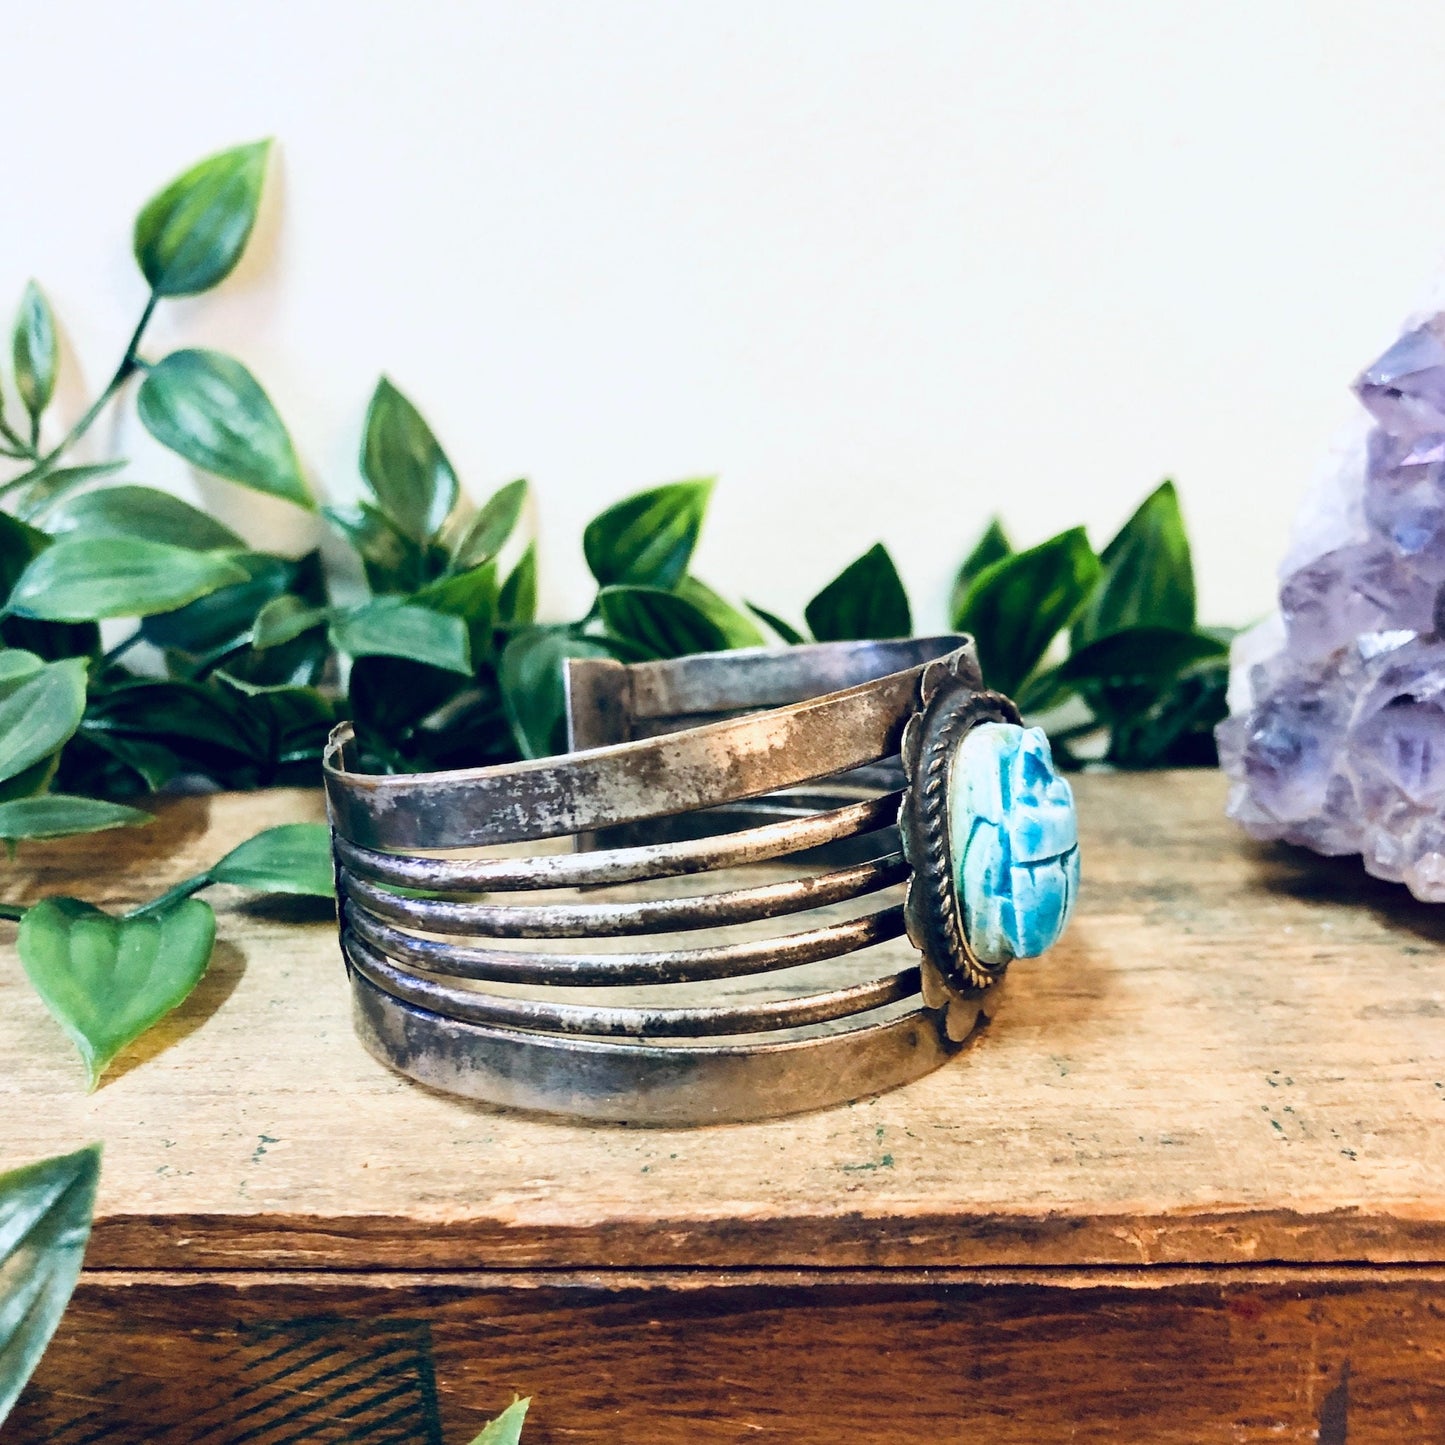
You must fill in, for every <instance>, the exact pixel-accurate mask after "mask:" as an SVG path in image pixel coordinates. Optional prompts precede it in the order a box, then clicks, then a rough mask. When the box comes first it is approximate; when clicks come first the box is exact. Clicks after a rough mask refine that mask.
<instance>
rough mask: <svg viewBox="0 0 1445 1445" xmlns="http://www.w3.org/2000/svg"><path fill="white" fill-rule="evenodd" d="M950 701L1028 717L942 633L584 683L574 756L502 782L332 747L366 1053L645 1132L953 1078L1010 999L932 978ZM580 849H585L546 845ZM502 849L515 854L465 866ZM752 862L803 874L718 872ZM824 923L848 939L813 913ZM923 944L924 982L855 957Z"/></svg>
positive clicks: (329, 778)
mask: <svg viewBox="0 0 1445 1445" xmlns="http://www.w3.org/2000/svg"><path fill="white" fill-rule="evenodd" d="M925 674H926V675H927V677H926V679H925ZM941 683H946V684H948V685H950V686H953V687H955V688H957V689H961V690H962V691H963V692H964V693H965V694H966V700H967V703H968V708H967V711H968V713H969V716H970V717H974V716H976V717H977V718H979V719H982V718H997V719H1000V720H1011V719H1013V718H1016V716H1017V714H1016V713H1014V712H1013V709H1012V705H1011V704H1008V703H1007V700H1006V699H1001V698H997V697H996V695H994V694H991V693H987V692H984V691H983V689H982V684H981V680H980V679H979V676H978V670H977V664H976V662H975V661H974V658H973V653H972V647H971V644H969V643H968V641H967V639H964V638H960V637H957V636H948V637H939V638H915V639H908V640H904V641H898V642H864V643H833V644H816V645H812V646H803V647H796V648H790V649H787V650H785V651H776V652H768V651H761V650H759V651H745V652H731V653H719V654H713V655H708V656H702V657H689V658H683V659H679V660H677V661H674V662H655V663H640V664H634V665H632V666H626V667H625V666H623V665H621V664H619V663H613V662H606V661H600V662H599V661H594V660H590V659H589V660H587V661H585V662H574V663H573V664H572V665H571V670H570V675H569V716H570V722H571V725H572V739H573V742H574V746H575V749H576V750H574V751H573V752H570V753H568V754H565V755H563V756H561V757H557V758H547V759H542V760H539V761H536V762H528V763H520V764H515V765H511V766H506V767H497V768H485V769H473V770H465V771H458V772H448V773H438V774H419V775H418V774H413V775H386V776H378V775H371V774H361V773H357V772H353V771H351V770H350V769H349V768H348V766H347V746H348V743H349V742H350V739H351V731H350V727H349V725H343V726H342V727H340V728H338V729H337V731H336V733H335V734H334V735H333V738H332V741H331V744H330V746H329V747H328V750H327V755H326V760H325V771H326V787H327V797H328V804H329V808H330V812H331V818H332V825H333V837H334V843H335V853H336V868H337V883H338V889H337V895H338V901H339V902H338V906H339V915H340V921H341V929H342V946H343V950H344V953H345V956H346V959H347V963H348V968H349V971H350V973H351V978H352V986H353V990H354V996H355V1014H356V1024H357V1029H358V1032H359V1034H360V1036H361V1038H362V1040H363V1042H364V1043H365V1044H366V1046H367V1047H368V1048H369V1049H370V1050H371V1051H372V1052H373V1053H374V1054H375V1055H376V1056H377V1057H378V1058H380V1059H382V1060H383V1061H385V1062H386V1063H389V1064H391V1065H392V1066H393V1067H396V1068H398V1069H400V1070H402V1071H403V1072H405V1073H407V1074H409V1075H411V1076H412V1077H414V1078H416V1079H419V1080H421V1081H422V1082H424V1083H428V1084H431V1085H433V1086H435V1087H439V1088H443V1089H446V1090H449V1091H451V1092H454V1093H458V1094H463V1095H467V1096H469V1097H473V1098H478V1099H483V1100H486V1101H488V1102H491V1103H495V1104H501V1105H506V1106H509V1107H514V1108H523V1109H528V1110H539V1111H544V1112H553V1113H566V1114H570V1115H574V1116H581V1117H587V1118H594V1119H607V1120H621V1121H627V1122H632V1123H650V1124H683V1123H704V1122H713V1121H724V1120H741V1119H751V1118H758V1117H764V1116H770V1115H776V1114H784V1113H790V1112H795V1111H799V1110H805V1109H812V1108H817V1107H820V1106H822V1105H824V1104H830V1103H835V1102H840V1101H842V1100H845V1099H851V1098H857V1097H860V1096H862V1095H865V1094H872V1093H877V1092H880V1091H882V1090H884V1089H887V1088H891V1087H893V1086H895V1085H897V1084H901V1083H904V1082H906V1081H908V1080H910V1079H913V1078H916V1077H918V1076H919V1075H921V1074H923V1073H926V1072H928V1071H929V1070H930V1069H932V1068H935V1067H937V1066H938V1065H939V1064H941V1063H942V1062H944V1061H945V1060H946V1059H947V1058H949V1057H951V1056H952V1054H953V1053H954V1052H956V1050H957V1049H958V1047H959V1046H960V1043H961V1041H962V1039H963V1038H964V1037H966V1035H967V1034H968V1032H969V1031H970V1030H971V1029H972V1028H973V1027H974V1025H975V1024H976V1022H977V1021H978V1019H979V1018H980V1016H981V1015H982V1014H983V1013H985V1012H986V1011H988V1009H989V1005H990V1000H991V998H992V996H993V994H994V988H993V987H992V986H993V985H994V984H995V983H996V981H997V977H998V975H997V974H987V973H979V972H978V971H977V970H976V969H974V970H972V971H971V970H970V968H969V964H968V960H967V959H958V960H956V961H951V960H950V959H949V958H947V957H935V956H934V955H935V954H936V952H937V949H938V948H945V949H946V948H947V947H949V946H951V945H950V943H949V939H950V938H951V935H950V934H948V931H947V929H946V928H943V927H942V926H941V925H940V926H939V927H936V928H935V927H934V924H935V923H936V922H937V920H933V921H932V922H930V919H931V918H932V915H928V914H926V911H925V912H922V913H921V912H920V908H922V907H923V904H922V903H920V899H925V898H926V897H927V896H928V891H927V890H920V889H919V888H918V886H917V885H918V879H917V878H915V877H914V873H915V868H916V862H915V864H914V865H913V866H911V865H910V863H909V861H908V859H909V858H914V859H915V860H916V859H917V858H918V857H920V856H921V854H920V851H919V850H920V847H921V844H920V842H919V838H920V836H922V834H921V830H923V829H924V824H923V823H921V822H920V821H918V820H919V819H925V814H924V813H923V812H922V811H921V810H920V809H921V805H920V808H914V809H912V810H911V811H910V813H909V817H910V820H911V821H910V822H909V826H908V827H907V828H905V830H904V832H905V836H904V838H903V839H902V840H900V836H899V830H898V826H897V822H898V816H899V807H900V800H901V799H903V798H904V794H903V792H902V785H903V784H904V783H905V781H906V779H905V776H904V771H903V767H902V766H900V763H899V756H900V753H902V754H903V755H904V757H903V765H904V766H910V768H911V769H912V770H915V771H916V769H917V767H918V766H919V764H918V757H919V754H920V750H921V749H922V750H924V752H925V753H926V749H927V746H928V744H927V741H926V739H925V740H924V741H920V740H919V728H920V723H918V722H915V721H913V720H914V719H916V718H923V719H924V720H925V722H926V721H927V719H928V718H930V717H931V716H932V715H933V713H935V712H937V711H938V707H939V704H938V703H937V702H934V703H932V704H931V705H930V703H929V699H936V698H937V695H938V691H939V687H940V684H941ZM758 709H762V710H761V711H758ZM905 730H908V731H907V733H906V732H905ZM926 731H927V729H926V728H925V732H926ZM910 758H911V759H912V762H911V763H910ZM911 775H912V774H911V772H910V776H911ZM931 836H932V835H929V838H930V840H931ZM568 837H571V838H573V840H574V843H576V844H577V845H579V846H580V847H582V848H584V849H587V850H589V851H580V852H572V853H563V852H555V851H548V850H549V849H550V848H555V847H556V846H557V845H556V843H554V842H552V840H559V839H565V838H568ZM518 844H522V845H542V851H537V852H533V853H531V854H530V855H528V856H515V854H516V852H517V851H518V850H517V849H516V846H515V845H518ZM495 845H510V852H509V855H508V856H489V857H477V856H466V857H459V856H457V851H458V850H462V849H468V850H476V849H478V848H483V847H491V846H495ZM905 847H906V850H907V856H905ZM434 854H439V855H441V856H434ZM757 865H767V866H768V868H769V869H770V871H771V872H772V873H776V872H777V871H778V865H785V866H786V868H787V869H788V871H789V872H790V873H791V874H792V875H793V876H790V877H785V878H776V877H771V876H770V877H766V878H763V879H759V880H756V881H754V880H753V879H749V878H747V877H746V875H744V876H743V877H742V878H741V879H740V878H739V876H738V874H737V872H736V871H733V872H732V873H731V874H730V875H725V876H724V877H721V878H716V877H715V878H712V879H709V878H708V876H707V875H709V874H716V873H718V872H719V871H720V870H725V869H726V870H738V869H740V868H743V867H744V866H746V867H748V868H749V869H752V868H754V867H756V866H757ZM709 884H711V886H709ZM904 884H909V885H910V891H909V897H908V900H907V906H906V908H905V905H904V901H903V897H902V894H903V887H902V885H904ZM599 889H605V890H607V894H606V895H605V896H602V897H599V896H596V890H599ZM573 890H583V891H582V892H581V893H577V892H574V891H573ZM418 893H420V894H424V895H429V896H420V897H419V896H416V895H417V894H418ZM559 893H560V894H561V895H562V896H561V898H559V897H558V894H559ZM619 893H621V894H622V895H623V896H621V897H619V896H617V895H618V894H619ZM638 893H642V894H643V895H644V896H641V897H638V896H635V895H637V894H638ZM517 894H524V895H526V896H525V897H523V898H517V897H515V895H517ZM539 895H540V896H541V899H542V900H543V901H538V896H539ZM859 902H861V903H862V904H863V905H864V909H866V911H864V909H860V908H859V907H858V906H856V905H857V904H858V903H859ZM874 903H877V904H878V905H880V906H876V907H875V906H872V905H873V904H874ZM820 908H828V909H831V910H832V912H833V914H834V915H836V914H837V913H839V912H842V913H843V914H844V915H845V916H844V917H842V918H838V917H836V916H827V917H825V918H823V919H821V920H820V919H818V918H816V917H814V918H812V919H810V918H808V917H806V916H804V917H797V915H800V914H801V915H807V914H808V913H809V912H810V911H811V910H815V909H820ZM944 921H945V922H946V919H945V920H944ZM769 924H776V925H777V926H776V927H772V928H768V929H766V931H764V926H765V925H769ZM930 928H933V929H934V932H936V933H937V934H938V937H939V939H941V940H942V942H941V943H939V944H938V945H936V947H934V948H931V949H930V948H927V947H925V956H924V957H923V958H922V960H917V959H913V960H910V961H909V962H908V965H907V966H905V967H901V968H900V967H899V966H898V964H897V962H896V960H895V961H890V962H889V963H888V964H884V965H881V966H880V965H879V964H877V963H874V964H873V966H872V968H871V970H870V969H869V968H868V963H869V957H868V956H866V955H865V956H864V957H862V958H855V957H854V956H855V955H857V954H858V953H859V951H860V950H865V949H868V948H871V947H873V946H875V945H878V944H882V943H887V942H888V941H890V940H893V939H897V938H899V937H901V936H902V935H903V934H904V932H905V930H906V931H907V932H908V933H909V935H910V936H912V937H913V938H914V941H915V943H918V942H921V941H922V939H921V934H923V933H928V931H929V929H930ZM715 929H728V930H731V932H730V933H728V934H727V935H725V936H724V937H723V938H722V939H718V938H716V937H715V936H714V937H711V938H710V937H709V931H710V930H715ZM955 931H956V930H955ZM739 932H741V933H742V934H743V935H744V936H742V937H738V936H736V935H737V934H738V933H739ZM674 934H677V935H681V937H680V938H678V939H677V940H674V939H672V938H670V937H663V938H660V939H657V940H655V941H654V942H653V945H652V946H650V947H647V948H644V949H642V950H641V951H622V950H619V949H617V948H615V947H612V946H607V945H598V946H592V945H590V944H589V945H586V946H584V947H581V948H579V947H578V946H577V945H576V944H573V945H572V946H571V947H568V948H566V949H565V951H553V947H552V946H553V945H554V943H555V942H556V941H566V940H611V939H627V938H631V937H633V936H639V935H674ZM931 936H932V935H930V937H931ZM815 965H826V967H825V968H824V969H823V970H822V971H823V972H824V973H825V974H828V975H831V976H826V977H823V978H821V979H820V978H819V972H820V970H819V968H817V967H814V966H815ZM713 985H722V986H723V987H724V988H725V990H730V992H731V994H732V995H733V996H730V997H725V998H721V999H720V998H718V997H717V996H716V994H717V989H716V988H713V987H712V986H713ZM577 989H589V990H592V989H608V990H613V991H614V993H612V994H610V995H604V997H603V1001H601V1002H599V1001H598V1000H597V999H595V998H593V997H585V998H579V997H578V996H577V994H576V993H575V992H574V991H575V990H577ZM638 990H642V991H643V993H644V997H642V998H640V999H639V998H631V997H629V995H630V994H634V993H636V992H637V991H638ZM648 990H651V991H652V992H651V993H648V992H647V991H648ZM740 991H741V992H743V993H744V994H745V995H747V996H744V997H741V998H738V997H736V995H737V994H738V993H739V992H740ZM758 993H763V994H765V995H766V997H763V998H761V999H759V998H758V997H757V996H756V995H757V994H758ZM658 994H660V995H661V997H660V998H659V997H658V996H657V995H658ZM614 998H620V999H622V1000H624V1001H622V1002H613V1001H612V1000H613V999H614ZM740 1040H743V1041H740Z"/></svg>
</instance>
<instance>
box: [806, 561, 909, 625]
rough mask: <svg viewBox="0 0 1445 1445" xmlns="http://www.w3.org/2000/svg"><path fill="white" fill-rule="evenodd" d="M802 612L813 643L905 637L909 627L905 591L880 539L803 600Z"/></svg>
mask: <svg viewBox="0 0 1445 1445" xmlns="http://www.w3.org/2000/svg"><path fill="white" fill-rule="evenodd" d="M803 616H804V617H805V618H807V621H808V626H809V627H810V628H812V630H813V636H814V637H815V638H816V639H817V640H818V641H819V642H845V641H848V640H849V639H851V638H859V637H907V636H908V634H909V633H910V632H912V631H913V616H912V613H911V612H910V610H909V606H908V594H907V593H906V592H905V591H904V590H903V581H902V579H901V578H900V577H899V575H898V569H897V568H896V567H895V566H894V565H893V558H892V557H890V556H889V555H888V549H887V548H886V547H885V546H884V545H883V544H882V542H875V543H874V544H873V546H871V547H870V548H869V549H868V550H867V551H866V552H865V553H864V554H863V555H862V556H861V557H860V558H858V560H857V561H856V562H850V563H849V564H848V566H847V567H845V568H844V569H843V570H842V571H841V572H840V573H839V574H838V575H837V576H836V577H835V578H834V579H833V580H832V581H831V582H830V583H828V585H827V586H826V587H825V588H823V590H822V591H821V592H820V593H818V595H817V596H816V597H814V598H813V600H812V601H811V602H810V603H808V605H807V606H806V607H805V608H804V609H803Z"/></svg>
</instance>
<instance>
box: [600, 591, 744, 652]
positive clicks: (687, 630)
mask: <svg viewBox="0 0 1445 1445" xmlns="http://www.w3.org/2000/svg"><path fill="white" fill-rule="evenodd" d="M597 605H598V607H599V608H600V609H601V612H602V620H603V621H604V622H605V623H606V624H607V629H608V631H609V632H611V633H612V635H613V636H614V637H618V638H620V639H621V640H622V641H623V642H626V643H630V644H631V645H632V647H634V648H636V649H637V650H638V651H639V652H640V653H641V655H642V656H644V657H686V656H687V654H688V653H690V652H721V651H723V650H724V649H725V648H726V647H727V645H728V642H727V637H726V635H725V634H724V632H723V630H722V628H720V627H719V626H718V625H717V623H715V622H714V621H713V620H712V619H711V618H710V617H709V616H708V615H707V613H705V612H703V611H702V610H701V608H698V607H695V606H694V605H693V604H692V603H691V602H689V601H687V599H686V598H684V597H680V596H678V594H677V593H675V592H664V591H663V590H662V589H661V588H660V587H604V588H603V589H602V590H601V592H599V593H598V594H597Z"/></svg>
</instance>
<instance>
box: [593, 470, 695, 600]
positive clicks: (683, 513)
mask: <svg viewBox="0 0 1445 1445" xmlns="http://www.w3.org/2000/svg"><path fill="white" fill-rule="evenodd" d="M712 488H713V483H712V479H711V478H708V479H707V480H704V481H695V482H673V483H672V484H671V485H670V486H666V487H655V488H654V489H653V490H652V491H648V492H638V493H637V495H636V496H632V497H628V498H626V499H625V500H623V501H621V502H618V503H617V504H616V505H615V506H612V507H609V508H608V509H607V510H606V511H605V512H603V513H602V514H601V515H600V516H598V517H594V518H593V519H592V521H590V522H589V523H588V524H587V530H586V531H585V532H584V533H583V534H582V550H583V552H584V553H585V554H586V557H587V565H588V567H590V568H591V569H592V575H593V576H594V577H595V578H596V579H597V583H598V585H599V586H601V587H613V586H622V585H632V586H638V587H662V588H665V589H668V590H671V589H672V588H673V587H676V586H677V584H678V583H679V582H681V581H682V579H683V576H684V575H685V574H686V572H687V564H688V563H689V562H690V561H691V560H692V553H693V548H695V547H696V546H697V538H698V533H699V532H700V531H701V530H702V519H703V517H704V516H705V515H706V513H707V502H708V498H709V496H711V495H712Z"/></svg>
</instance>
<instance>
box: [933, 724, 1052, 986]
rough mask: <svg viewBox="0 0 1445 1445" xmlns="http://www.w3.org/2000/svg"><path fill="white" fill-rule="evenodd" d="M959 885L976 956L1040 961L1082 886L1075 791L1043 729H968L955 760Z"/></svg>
mask: <svg viewBox="0 0 1445 1445" xmlns="http://www.w3.org/2000/svg"><path fill="white" fill-rule="evenodd" d="M948 826H949V843H950V851H951V853H952V855H953V867H954V886H955V888H956V889H957V890H958V898H959V903H960V905H961V908H962V916H963V926H964V932H965V934H966V935H967V938H968V944H969V947H970V948H971V949H972V950H973V953H974V956H975V957H977V958H978V959H979V960H980V961H982V962H984V963H987V964H1003V963H1007V962H1008V961H1009V960H1010V959H1012V958H1033V957H1036V956H1037V955H1038V954H1041V953H1043V952H1044V951H1045V950H1046V949H1048V948H1050V947H1052V946H1053V944H1055V943H1056V942H1058V940H1059V938H1060V936H1061V935H1062V934H1063V931H1064V929H1065V928H1066V927H1067V925H1068V922H1069V915H1070V914H1071V913H1072V912H1073V908H1074V900H1075V899H1076V898H1077V897H1078V892H1079V830H1078V824H1077V820H1076V818H1075V814H1074V795H1073V791H1072V790H1071V789H1070V787H1069V784H1068V781H1067V779H1065V778H1064V777H1063V776H1061V775H1060V773H1059V771H1058V769H1057V768H1056V767H1055V766H1054V760H1053V754H1052V753H1051V752H1050V750H1049V740H1048V738H1046V737H1045V736H1044V734H1043V731H1042V730H1041V729H1039V728H1024V727H1018V726H1016V725H1015V724H1013V723H999V722H985V723H979V724H978V725H977V726H976V727H973V728H970V729H969V731H968V732H967V733H965V734H964V736H963V738H962V739H961V740H960V742H959V744H958V747H957V749H956V750H955V752H954V755H953V758H952V760H951V761H950V764H949V782H948Z"/></svg>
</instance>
